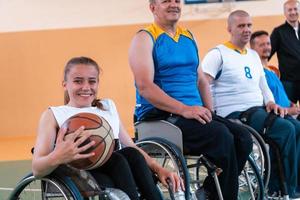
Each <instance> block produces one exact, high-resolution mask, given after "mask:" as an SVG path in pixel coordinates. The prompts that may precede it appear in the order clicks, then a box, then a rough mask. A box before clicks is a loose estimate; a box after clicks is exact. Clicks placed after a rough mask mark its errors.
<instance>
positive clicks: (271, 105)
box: [266, 101, 288, 118]
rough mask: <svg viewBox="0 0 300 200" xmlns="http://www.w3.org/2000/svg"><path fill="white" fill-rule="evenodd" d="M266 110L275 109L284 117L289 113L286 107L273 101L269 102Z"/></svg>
mask: <svg viewBox="0 0 300 200" xmlns="http://www.w3.org/2000/svg"><path fill="white" fill-rule="evenodd" d="M266 110H267V112H268V113H269V112H271V111H273V112H274V113H275V114H276V115H279V116H280V117H282V118H283V117H284V116H285V115H287V114H288V111H287V109H286V108H282V107H280V106H279V105H277V104H275V103H274V102H271V101H270V102H268V103H267V105H266Z"/></svg>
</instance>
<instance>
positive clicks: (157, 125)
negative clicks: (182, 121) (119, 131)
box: [134, 120, 183, 152]
mask: <svg viewBox="0 0 300 200" xmlns="http://www.w3.org/2000/svg"><path fill="white" fill-rule="evenodd" d="M134 126H135V129H136V130H135V133H136V138H138V140H143V139H146V138H149V136H151V137H162V136H163V138H164V139H166V140H168V141H169V142H171V143H173V144H175V145H176V146H177V147H178V148H179V149H180V150H181V152H183V141H182V132H181V130H180V128H178V127H177V126H175V125H174V124H172V123H170V122H168V121H166V120H157V121H147V122H136V123H135V125H134ZM157 130H159V131H157Z"/></svg>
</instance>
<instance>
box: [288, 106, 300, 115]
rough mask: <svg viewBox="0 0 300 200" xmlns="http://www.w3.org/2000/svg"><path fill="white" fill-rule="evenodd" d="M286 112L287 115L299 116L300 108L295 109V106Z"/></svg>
mask: <svg viewBox="0 0 300 200" xmlns="http://www.w3.org/2000/svg"><path fill="white" fill-rule="evenodd" d="M287 111H288V114H289V115H299V114H300V108H299V107H296V106H293V107H289V108H287Z"/></svg>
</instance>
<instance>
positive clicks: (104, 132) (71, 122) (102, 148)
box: [64, 113, 115, 169]
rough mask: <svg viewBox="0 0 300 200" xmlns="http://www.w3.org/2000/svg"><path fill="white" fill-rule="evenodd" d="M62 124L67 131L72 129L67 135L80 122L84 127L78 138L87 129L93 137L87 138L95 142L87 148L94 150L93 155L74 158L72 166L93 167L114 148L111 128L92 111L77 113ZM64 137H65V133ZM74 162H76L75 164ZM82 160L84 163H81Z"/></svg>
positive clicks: (78, 125) (101, 163)
mask: <svg viewBox="0 0 300 200" xmlns="http://www.w3.org/2000/svg"><path fill="white" fill-rule="evenodd" d="M64 124H65V125H66V126H67V127H68V130H69V131H72V132H69V131H68V135H69V134H71V133H74V130H75V129H76V130H77V129H78V128H79V127H80V124H82V125H83V126H84V127H85V129H84V131H83V132H82V133H81V134H80V135H79V136H78V138H80V137H82V136H83V135H84V134H85V131H89V132H90V134H91V136H93V137H94V138H91V137H90V138H89V139H90V140H94V141H95V142H96V143H95V144H94V145H93V146H92V147H90V148H89V149H88V150H87V151H88V152H95V153H96V154H95V157H94V156H92V157H90V158H87V159H83V160H80V161H79V160H75V162H74V163H73V165H74V167H77V168H80V169H94V168H97V167H99V166H101V165H103V164H104V163H105V162H106V161H107V160H108V159H109V157H110V155H111V154H112V152H113V150H114V143H115V141H114V134H113V129H112V127H111V126H110V124H109V123H108V122H107V121H106V119H104V118H103V117H101V116H98V115H96V114H93V113H79V114H77V115H74V116H72V117H70V118H69V119H68V120H66V121H65V123H64ZM77 127H78V128H77ZM91 127H92V128H91ZM65 137H67V135H66V136H65ZM97 138H98V139H97ZM78 161H79V162H78ZM72 162H73V161H72ZM76 162H77V163H78V164H76ZM84 162H85V163H86V164H83V163H84ZM80 163H81V164H80ZM71 165H72V163H71Z"/></svg>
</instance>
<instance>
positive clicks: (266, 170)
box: [243, 124, 271, 188]
mask: <svg viewBox="0 0 300 200" xmlns="http://www.w3.org/2000/svg"><path fill="white" fill-rule="evenodd" d="M243 126H245V127H246V128H247V129H248V130H249V131H250V132H251V135H252V138H253V141H254V142H258V143H259V146H260V149H261V151H262V153H263V161H264V163H263V164H264V165H263V167H260V168H259V171H260V174H261V176H262V177H263V182H264V186H265V188H268V185H269V180H270V174H271V160H270V154H269V151H268V147H267V145H266V142H265V141H264V139H263V138H262V136H261V135H260V134H259V133H258V132H257V131H256V130H254V129H253V128H252V127H250V126H248V125H246V124H243ZM250 156H251V157H252V159H253V160H254V161H255V162H256V158H255V155H253V154H252V153H251V154H250Z"/></svg>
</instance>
